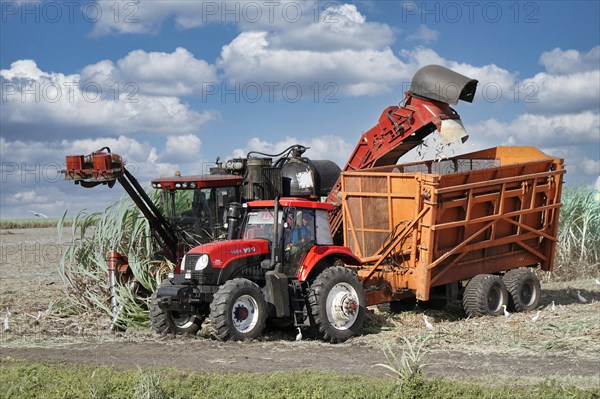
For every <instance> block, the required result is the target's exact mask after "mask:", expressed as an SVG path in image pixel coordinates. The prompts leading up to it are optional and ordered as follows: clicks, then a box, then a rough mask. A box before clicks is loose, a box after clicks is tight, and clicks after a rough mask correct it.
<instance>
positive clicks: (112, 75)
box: [81, 47, 218, 96]
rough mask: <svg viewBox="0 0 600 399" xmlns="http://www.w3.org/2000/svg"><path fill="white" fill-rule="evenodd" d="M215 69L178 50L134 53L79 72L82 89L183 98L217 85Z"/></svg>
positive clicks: (184, 50) (180, 49) (184, 51)
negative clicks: (94, 87)
mask: <svg viewBox="0 0 600 399" xmlns="http://www.w3.org/2000/svg"><path fill="white" fill-rule="evenodd" d="M217 81H218V78H217V74H216V68H215V66H214V65H210V64H208V63H207V62H206V61H204V60H199V59H196V58H195V57H194V55H193V54H192V53H190V52H189V51H188V50H186V49H184V48H181V47H178V48H177V49H176V50H175V51H174V52H172V53H165V52H145V51H143V50H134V51H132V52H130V53H129V54H127V55H126V56H125V57H123V58H121V59H120V60H118V61H117V62H116V64H115V63H113V62H112V61H110V60H103V61H100V62H98V63H96V64H92V65H88V66H86V67H85V68H83V69H82V71H81V85H86V84H88V85H90V84H92V83H97V84H100V86H101V87H102V88H103V91H105V92H107V93H108V92H110V90H111V87H114V85H115V84H120V85H121V86H122V87H125V86H126V85H128V84H129V85H133V86H134V87H135V88H137V89H138V90H139V92H140V93H141V94H147V95H154V96H185V95H191V94H194V93H200V92H201V91H202V89H203V88H204V87H205V85H206V84H207V83H214V82H217Z"/></svg>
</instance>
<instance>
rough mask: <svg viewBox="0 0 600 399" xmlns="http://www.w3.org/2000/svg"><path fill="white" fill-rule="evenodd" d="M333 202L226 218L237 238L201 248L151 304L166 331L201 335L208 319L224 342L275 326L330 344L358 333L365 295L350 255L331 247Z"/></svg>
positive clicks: (288, 201)
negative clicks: (308, 330) (306, 331)
mask: <svg viewBox="0 0 600 399" xmlns="http://www.w3.org/2000/svg"><path fill="white" fill-rule="evenodd" d="M332 209H333V207H332V205H331V204H328V203H323V202H315V201H309V200H305V199H301V198H281V199H278V200H277V199H276V200H274V201H273V200H262V201H251V202H248V203H247V204H245V206H244V207H242V206H241V205H238V206H232V207H230V209H229V212H228V229H229V231H230V234H231V235H233V236H237V237H239V239H234V240H226V241H218V242H213V243H208V244H203V245H200V246H198V247H196V248H193V249H192V250H190V251H189V252H188V253H187V254H186V255H185V257H184V258H183V260H182V262H181V268H180V270H179V273H177V274H174V275H171V276H169V277H170V278H169V279H168V280H166V281H164V282H163V283H162V284H161V285H160V287H159V288H158V290H157V292H156V293H155V294H154V295H153V297H152V298H151V300H150V317H151V321H152V325H153V327H154V328H155V329H156V330H157V331H158V332H161V333H165V332H179V333H195V332H196V331H198V330H199V329H200V327H201V323H202V322H203V321H204V319H205V318H207V317H208V318H209V319H210V321H211V322H212V327H213V328H214V335H215V336H216V337H217V338H219V339H234V340H245V339H251V338H256V337H258V336H260V335H261V333H262V331H263V329H264V327H265V323H266V320H267V319H271V320H272V321H273V322H274V324H276V325H296V326H310V327H312V330H313V331H314V333H315V334H316V335H317V336H318V337H320V338H322V339H324V340H327V341H330V342H341V341H344V340H346V339H348V338H350V337H351V336H353V335H354V334H357V333H358V332H359V331H360V328H361V326H362V322H363V319H364V317H365V307H366V302H365V295H364V291H363V288H362V284H361V283H360V281H359V280H358V277H357V276H356V274H355V273H354V272H353V271H352V270H351V269H350V268H348V267H345V265H355V266H358V265H360V260H359V259H358V258H357V257H356V256H354V254H352V252H351V251H350V249H348V248H347V247H343V246H337V245H333V240H332V237H331V231H330V228H329V222H328V212H329V211H331V210H332Z"/></svg>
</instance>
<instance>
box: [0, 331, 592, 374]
mask: <svg viewBox="0 0 600 399" xmlns="http://www.w3.org/2000/svg"><path fill="white" fill-rule="evenodd" d="M177 341H178V342H171V343H166V342H163V343H160V342H108V343H98V344H92V343H87V344H84V343H79V344H67V345H65V346H62V347H59V348H57V347H53V348H43V347H20V348H7V347H3V348H2V349H0V354H1V356H0V357H5V356H10V357H12V358H17V359H27V360H31V361H58V362H67V363H77V364H91V365H107V366H116V367H125V368H135V367H138V366H140V367H161V368H162V367H166V368H171V367H172V368H176V369H178V370H190V371H191V370H193V371H213V372H214V371H217V372H218V371H221V372H253V373H261V372H273V371H282V370H302V369H311V370H323V371H337V372H341V373H350V374H372V375H383V374H385V370H384V369H383V368H380V367H373V366H374V365H375V364H376V363H381V362H384V361H385V358H384V356H383V354H382V352H381V351H380V350H377V349H375V348H372V347H367V346H357V345H350V344H344V345H335V346H334V345H327V344H322V343H318V342H301V343H297V342H289V341H277V342H273V341H271V342H254V343H232V342H226V343H222V342H215V341H210V340H204V339H200V340H192V339H186V338H178V339H177ZM424 363H426V364H428V365H429V366H428V367H427V374H429V375H444V376H455V377H461V376H477V377H485V376H488V375H498V376H505V377H565V376H569V375H570V376H589V377H593V376H598V373H599V371H600V362H599V361H593V360H582V359H573V358H569V357H564V356H543V357H542V356H539V357H530V356H527V357H521V356H513V355H503V354H487V355H482V354H466V353H462V352H454V351H434V352H430V353H429V354H428V355H427V356H426V357H425V361H424Z"/></svg>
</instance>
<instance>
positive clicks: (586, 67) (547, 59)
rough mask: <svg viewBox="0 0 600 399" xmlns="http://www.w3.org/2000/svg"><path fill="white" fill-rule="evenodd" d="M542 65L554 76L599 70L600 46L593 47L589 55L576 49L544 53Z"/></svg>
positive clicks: (541, 57) (541, 59)
mask: <svg viewBox="0 0 600 399" xmlns="http://www.w3.org/2000/svg"><path fill="white" fill-rule="evenodd" d="M540 64H542V65H543V66H544V67H545V68H546V70H547V71H548V72H550V73H553V74H572V73H576V72H587V71H593V70H598V67H599V66H600V46H596V47H593V48H592V49H591V50H590V51H588V52H587V53H584V52H580V51H578V50H574V49H569V50H564V51H563V50H561V49H560V48H558V47H557V48H555V49H553V50H551V51H546V52H544V53H542V55H541V56H540ZM597 82H598V81H597V80H596V83H597ZM596 86H597V85H596Z"/></svg>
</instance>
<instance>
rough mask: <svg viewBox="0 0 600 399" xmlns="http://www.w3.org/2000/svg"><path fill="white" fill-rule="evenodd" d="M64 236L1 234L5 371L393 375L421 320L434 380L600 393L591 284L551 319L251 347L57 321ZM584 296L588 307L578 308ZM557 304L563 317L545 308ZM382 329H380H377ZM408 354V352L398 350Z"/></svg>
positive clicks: (434, 315)
mask: <svg viewBox="0 0 600 399" xmlns="http://www.w3.org/2000/svg"><path fill="white" fill-rule="evenodd" d="M56 240H57V239H56V229H53V228H44V229H14V230H0V251H1V252H0V320H6V319H7V320H8V329H5V328H4V327H6V325H4V327H3V326H0V330H1V331H0V364H2V363H4V362H6V361H7V359H8V358H9V357H10V358H12V359H22V360H24V361H36V362H37V361H44V362H61V363H63V362H66V363H70V364H72V363H74V364H91V365H106V366H115V367H122V368H137V367H161V368H176V369H179V370H187V371H191V370H194V371H200V372H202V371H218V372H253V373H261V372H272V371H286V370H287V371H291V370H302V369H310V370H323V371H335V372H340V373H350V374H357V375H385V374H386V372H387V371H386V370H385V369H384V368H382V367H374V365H375V364H377V363H386V357H385V355H384V350H383V348H384V346H385V344H386V343H387V344H390V343H391V344H392V345H393V346H394V347H396V345H397V348H400V347H401V344H402V342H403V341H402V339H401V337H402V336H405V337H408V338H409V339H411V340H412V339H415V338H417V337H419V336H424V335H425V334H426V333H427V331H426V330H425V328H424V326H423V322H422V314H425V313H426V314H428V315H429V316H430V320H431V321H433V322H434V325H435V327H436V330H435V334H434V337H433V339H431V343H428V344H427V345H426V354H425V357H424V360H423V362H424V363H425V364H426V365H427V367H426V368H425V370H426V374H427V375H443V376H446V377H455V378H460V379H462V378H464V377H473V378H480V377H481V378H487V379H488V380H489V378H492V379H493V378H495V376H496V377H498V379H500V380H502V379H507V378H513V377H526V378H533V379H537V378H542V379H545V378H562V379H569V378H575V379H581V377H584V380H585V381H587V383H586V384H585V385H587V386H596V387H600V356H599V355H600V343H599V342H600V302H599V300H600V287H597V286H595V284H594V282H593V279H591V280H590V281H591V282H588V281H585V282H578V283H573V282H570V283H565V284H555V285H554V286H553V285H550V286H551V288H552V289H550V290H548V291H545V292H544V295H543V299H542V305H543V307H542V317H541V320H540V322H538V323H537V324H535V323H533V322H531V321H530V318H531V316H532V314H514V315H511V317H510V318H504V317H498V318H488V317H484V318H478V319H468V318H466V317H465V316H464V314H462V313H461V312H457V311H453V312H449V311H430V310H419V308H417V309H416V310H415V311H411V312H406V313H405V314H400V315H398V316H395V317H394V318H391V317H390V316H389V315H386V314H379V313H378V312H377V311H375V312H374V313H373V314H372V315H371V325H372V327H371V328H369V329H367V333H365V334H364V335H362V336H360V337H356V338H353V339H350V340H349V341H347V342H346V343H343V344H337V345H332V344H327V343H323V342H320V341H316V340H310V339H304V340H302V341H299V342H298V341H295V340H294V337H295V335H296V332H297V331H296V330H295V329H293V328H292V329H288V330H285V331H281V330H272V331H270V332H267V334H266V336H265V337H264V338H261V339H259V340H256V341H252V342H220V341H216V340H211V339H208V338H202V337H190V336H160V335H157V334H155V333H153V332H152V331H150V330H143V331H127V332H118V333H113V332H109V331H107V328H106V325H107V324H108V321H106V320H90V319H87V318H86V317H89V316H86V315H71V316H68V317H67V316H65V315H64V314H58V313H56V309H58V308H60V304H61V303H67V301H66V299H65V294H64V293H63V283H62V281H61V279H60V276H59V272H58V267H57V265H58V263H59V258H60V254H61V253H62V251H63V247H62V246H61V245H60V244H58V243H57V242H56ZM577 290H579V291H580V292H581V294H582V295H585V296H586V297H587V298H588V300H589V302H588V303H587V304H580V303H577V300H576V299H575V298H576V292H577ZM552 301H555V303H556V305H558V310H557V311H556V312H552V314H551V312H550V309H549V308H546V307H547V306H548V305H549V304H550V303H551V302H552ZM373 326H374V327H373ZM399 350H400V349H399Z"/></svg>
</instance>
